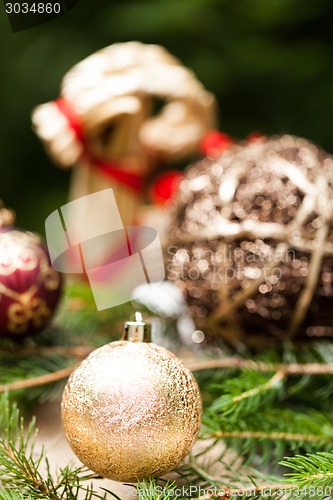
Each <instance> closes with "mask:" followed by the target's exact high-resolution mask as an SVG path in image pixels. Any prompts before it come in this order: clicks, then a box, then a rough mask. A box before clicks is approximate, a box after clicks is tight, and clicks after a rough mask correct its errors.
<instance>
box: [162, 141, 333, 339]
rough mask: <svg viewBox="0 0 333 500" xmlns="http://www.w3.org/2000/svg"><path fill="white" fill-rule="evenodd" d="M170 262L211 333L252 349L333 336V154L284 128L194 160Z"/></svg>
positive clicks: (183, 188) (179, 205)
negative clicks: (278, 133)
mask: <svg viewBox="0 0 333 500" xmlns="http://www.w3.org/2000/svg"><path fill="white" fill-rule="evenodd" d="M166 261H167V272H168V277H169V279H170V280H172V281H175V283H176V284H177V285H178V286H179V287H180V288H181V289H182V290H183V292H184V294H185V298H186V300H187V302H188V305H189V308H190V311H191V313H192V315H193V317H194V318H195V321H196V323H197V327H199V328H201V329H203V330H204V332H206V333H207V335H208V337H209V335H213V336H214V335H215V336H216V335H221V336H222V337H224V338H225V339H227V340H228V341H229V342H231V343H235V342H236V343H237V342H238V341H241V342H244V343H246V344H250V345H253V346H262V345H267V344H275V345H276V344H278V343H280V342H281V341H283V340H286V339H292V338H298V339H300V338H301V339H306V338H312V337H332V336H333V316H332V308H333V159H332V157H331V156H329V155H328V154H326V153H325V152H324V151H322V150H320V149H319V148H317V147H316V146H315V145H314V144H312V143H310V142H308V141H306V140H305V139H301V138H297V137H292V136H287V135H285V136H281V137H273V138H271V139H268V140H261V141H256V142H253V143H250V144H246V145H245V146H244V145H237V146H234V147H233V148H231V149H229V150H227V151H225V152H224V153H222V154H221V155H220V156H219V157H218V158H215V159H213V158H206V159H204V160H202V161H201V162H199V163H197V164H195V165H194V166H192V167H191V168H189V170H188V171H187V175H186V178H185V179H184V180H183V181H182V183H181V185H180V192H179V196H178V199H177V200H176V202H175V206H174V208H173V215H172V223H171V228H170V243H169V247H168V249H167V252H166Z"/></svg>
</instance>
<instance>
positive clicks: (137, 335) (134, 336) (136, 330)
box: [122, 312, 151, 342]
mask: <svg viewBox="0 0 333 500" xmlns="http://www.w3.org/2000/svg"><path fill="white" fill-rule="evenodd" d="M122 340H127V341H128V342H151V324H150V323H146V322H144V321H143V319H142V314H141V313H140V312H136V313H135V321H127V322H126V323H125V324H124V330H123V336H122Z"/></svg>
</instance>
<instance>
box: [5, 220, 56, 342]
mask: <svg viewBox="0 0 333 500" xmlns="http://www.w3.org/2000/svg"><path fill="white" fill-rule="evenodd" d="M61 290H62V279H61V275H60V274H59V273H58V272H57V271H55V270H54V269H53V267H52V265H51V262H50V258H49V254H48V251H47V248H46V245H45V244H44V242H43V240H42V239H41V238H40V237H39V236H38V235H36V234H33V233H30V232H24V231H21V230H18V229H14V228H10V229H7V228H2V229H0V337H2V336H6V337H13V338H17V337H21V336H23V335H31V334H34V333H36V332H38V331H39V330H41V329H43V328H45V327H46V326H47V324H48V323H49V322H50V320H51V317H52V315H53V313H54V310H55V308H56V307H57V304H58V302H59V299H60V296H61Z"/></svg>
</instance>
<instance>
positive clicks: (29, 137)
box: [0, 0, 333, 233]
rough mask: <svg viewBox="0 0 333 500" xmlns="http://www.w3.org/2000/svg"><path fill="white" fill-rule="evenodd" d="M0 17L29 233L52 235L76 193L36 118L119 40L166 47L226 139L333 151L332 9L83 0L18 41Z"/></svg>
mask: <svg viewBox="0 0 333 500" xmlns="http://www.w3.org/2000/svg"><path fill="white" fill-rule="evenodd" d="M0 13H1V14H0V40H1V43H0V54H1V70H2V71H1V80H0V89H1V92H0V95H1V133H0V186H1V189H0V198H2V199H3V200H4V201H5V203H6V205H7V206H11V207H12V208H14V209H15V210H16V211H17V216H18V225H19V226H21V227H25V228H29V229H32V230H37V231H39V232H41V233H43V232H44V221H45V218H46V217H47V215H48V214H49V213H50V212H52V211H53V210H54V209H55V208H57V207H59V206H60V205H61V204H63V203H64V202H65V201H66V196H67V187H68V182H69V172H64V171H61V170H58V169H57V168H55V167H54V166H53V164H52V163H51V161H50V160H49V159H48V157H47V156H46V154H45V153H44V151H43V148H42V146H41V144H40V142H39V140H38V139H37V138H36V137H35V136H34V134H33V133H32V131H31V124H30V113H31V110H32V108H33V107H34V106H35V105H37V104H39V103H42V102H45V101H48V100H50V99H54V98H56V97H57V95H58V92H59V85H60V81H61V79H62V76H63V75H64V73H65V72H66V71H67V70H68V69H69V68H70V67H71V66H72V65H73V64H75V63H76V62H78V61H79V60H81V59H83V58H84V57H86V56H88V55H89V54H90V53H92V52H94V51H96V50H98V49H100V48H102V47H104V46H106V45H109V44H111V43H114V42H118V41H129V40H139V41H142V42H147V43H158V44H162V45H164V46H166V48H167V49H168V50H169V51H170V52H171V53H173V54H174V55H176V56H178V57H179V58H180V59H182V61H183V62H184V64H186V65H187V66H189V67H190V68H191V69H193V70H194V71H195V73H196V74H197V76H198V78H199V80H201V81H202V82H203V83H204V85H205V86H206V87H207V88H208V89H210V90H211V91H212V92H214V93H215V95H216V96H217V98H218V101H219V107H220V128H221V129H222V130H223V131H226V132H228V133H230V134H232V135H234V136H235V137H237V138H243V137H244V136H245V135H247V134H248V133H249V132H251V131H253V130H259V131H262V132H263V133H266V134H271V133H282V132H289V133H293V134H297V135H301V136H304V137H307V138H309V139H311V140H313V141H315V142H317V143H319V144H320V145H321V146H323V147H324V148H326V149H327V150H328V151H330V152H333V126H332V121H333V120H332V116H333V29H332V21H333V2H332V1H330V0H316V1H305V0H121V1H119V0H118V1H117V2H116V1H114V0H98V1H97V2H92V1H91V0H90V1H89V0H81V1H80V3H79V4H78V5H77V6H76V7H75V8H74V9H73V10H72V11H70V12H69V13H68V14H66V15H65V16H64V17H62V18H58V19H55V20H53V21H51V22H49V23H47V24H44V25H40V26H38V27H36V28H32V29H29V30H26V31H22V32H18V33H15V34H13V33H12V32H11V29H10V25H9V21H8V19H7V17H6V14H5V11H4V8H3V5H1V9H0Z"/></svg>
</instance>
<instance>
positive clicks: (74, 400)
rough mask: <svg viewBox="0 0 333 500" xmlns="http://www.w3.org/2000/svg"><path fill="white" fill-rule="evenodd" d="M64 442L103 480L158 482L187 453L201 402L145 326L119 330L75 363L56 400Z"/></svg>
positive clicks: (186, 372)
mask: <svg viewBox="0 0 333 500" xmlns="http://www.w3.org/2000/svg"><path fill="white" fill-rule="evenodd" d="M62 419H63V425H64V428H65V432H66V436H67V439H68V441H69V443H70V445H71V447H72V449H73V450H74V452H75V453H76V455H77V456H78V458H79V459H80V460H81V461H82V462H83V463H84V464H85V465H86V466H87V467H89V468H90V469H91V470H93V471H94V472H96V473H97V474H99V475H100V476H102V477H107V478H109V479H114V480H116V481H124V482H127V481H131V482H135V481H137V480H140V479H143V478H145V477H148V476H159V475H161V474H164V473H165V472H167V471H169V470H171V469H173V468H175V467H176V466H177V465H179V463H180V462H181V461H182V459H183V458H184V457H185V456H186V455H187V454H188V453H189V451H190V448H191V446H192V444H193V442H194V440H195V438H196V436H197V433H198V431H199V427H200V420H201V397H200V393H199V389H198V386H197V383H196V381H195V379H194V377H193V376H192V374H191V373H190V372H189V370H188V369H187V368H186V367H185V366H184V365H183V364H182V363H181V362H180V361H179V360H178V359H177V358H176V357H175V356H174V355H173V354H172V353H170V352H169V351H167V350H166V349H164V348H162V347H159V346H157V345H154V344H153V343H151V342H150V329H149V325H148V324H146V323H144V322H142V319H141V318H138V319H137V321H135V322H129V323H126V324H125V330H124V336H123V340H121V341H118V342H111V343H110V344H107V345H105V346H103V347H101V348H99V349H97V350H96V351H94V352H93V353H92V354H90V356H88V358H87V359H86V360H85V361H83V362H82V363H81V365H80V366H79V367H78V368H77V369H76V371H75V372H74V373H73V374H72V375H71V377H70V379H69V381H68V384H67V386H66V388H65V391H64V395H63V400H62Z"/></svg>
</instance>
